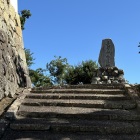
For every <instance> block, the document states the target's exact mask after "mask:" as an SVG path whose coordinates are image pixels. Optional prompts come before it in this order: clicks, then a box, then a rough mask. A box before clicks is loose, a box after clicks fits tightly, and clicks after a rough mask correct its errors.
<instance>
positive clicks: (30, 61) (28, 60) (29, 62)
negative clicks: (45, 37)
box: [24, 48, 35, 68]
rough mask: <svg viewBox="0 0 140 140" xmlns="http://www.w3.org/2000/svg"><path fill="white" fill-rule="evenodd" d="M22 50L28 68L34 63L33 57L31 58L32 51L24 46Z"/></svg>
mask: <svg viewBox="0 0 140 140" xmlns="http://www.w3.org/2000/svg"><path fill="white" fill-rule="evenodd" d="M24 51H25V56H26V63H27V66H28V68H30V67H31V65H33V64H34V62H33V61H34V60H35V58H33V53H32V52H31V51H30V49H26V48H24Z"/></svg>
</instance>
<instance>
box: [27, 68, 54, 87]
mask: <svg viewBox="0 0 140 140" xmlns="http://www.w3.org/2000/svg"><path fill="white" fill-rule="evenodd" d="M45 71H46V70H44V69H42V68H38V69H36V70H32V69H30V70H29V73H30V77H31V81H32V84H33V85H34V86H35V87H40V86H51V85H52V82H51V79H50V77H48V76H46V75H45V74H44V72H45Z"/></svg>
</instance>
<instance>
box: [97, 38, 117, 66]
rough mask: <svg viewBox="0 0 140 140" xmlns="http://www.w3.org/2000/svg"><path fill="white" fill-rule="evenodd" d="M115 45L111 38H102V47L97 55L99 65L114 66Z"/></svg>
mask: <svg viewBox="0 0 140 140" xmlns="http://www.w3.org/2000/svg"><path fill="white" fill-rule="evenodd" d="M114 57H115V47H114V44H113V42H112V40H111V39H104V40H102V47H101V50H100V55H99V60H98V62H99V64H100V66H101V67H103V68H105V67H114V66H115V60H114Z"/></svg>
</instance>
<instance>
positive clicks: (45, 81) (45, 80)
mask: <svg viewBox="0 0 140 140" xmlns="http://www.w3.org/2000/svg"><path fill="white" fill-rule="evenodd" d="M24 50H25V56H26V62H27V66H28V68H29V76H30V78H31V81H32V84H33V86H35V87H40V86H50V85H52V82H51V78H50V77H48V76H46V75H45V72H46V70H44V69H42V68H38V69H36V70H33V69H31V68H30V67H31V65H32V64H34V62H33V61H34V60H35V59H34V58H33V53H32V52H31V51H30V49H26V48H25V49H24Z"/></svg>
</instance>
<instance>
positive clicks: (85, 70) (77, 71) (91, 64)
mask: <svg viewBox="0 0 140 140" xmlns="http://www.w3.org/2000/svg"><path fill="white" fill-rule="evenodd" d="M96 68H98V64H97V63H96V62H95V61H92V60H88V61H82V63H80V64H78V65H76V66H70V67H69V68H68V69H67V73H66V74H65V81H66V83H67V84H72V85H75V84H78V83H80V82H82V83H83V84H90V83H91V82H92V78H93V71H94V70H95V69H96Z"/></svg>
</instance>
